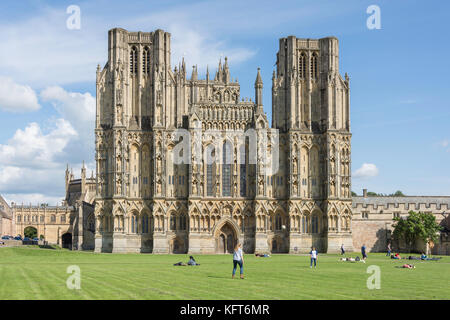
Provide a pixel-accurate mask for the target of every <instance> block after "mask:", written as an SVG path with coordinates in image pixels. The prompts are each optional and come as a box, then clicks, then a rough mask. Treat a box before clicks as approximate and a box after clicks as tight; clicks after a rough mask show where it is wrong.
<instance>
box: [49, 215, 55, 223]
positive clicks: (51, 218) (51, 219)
mask: <svg viewBox="0 0 450 320" xmlns="http://www.w3.org/2000/svg"><path fill="white" fill-rule="evenodd" d="M50 222H56V216H55V215H54V214H52V216H51V217H50Z"/></svg>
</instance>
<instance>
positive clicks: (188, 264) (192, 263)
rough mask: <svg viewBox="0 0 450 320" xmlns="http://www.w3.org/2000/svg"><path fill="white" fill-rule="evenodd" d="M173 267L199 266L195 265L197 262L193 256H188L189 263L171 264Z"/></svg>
mask: <svg viewBox="0 0 450 320" xmlns="http://www.w3.org/2000/svg"><path fill="white" fill-rule="evenodd" d="M173 265H174V266H199V265H200V263H197V261H195V259H194V257H193V256H189V261H188V263H187V264H186V263H184V262H181V261H180V262H177V263H174V264H173Z"/></svg>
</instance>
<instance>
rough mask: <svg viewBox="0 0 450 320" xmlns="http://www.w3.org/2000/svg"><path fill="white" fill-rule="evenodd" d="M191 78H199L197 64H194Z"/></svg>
mask: <svg viewBox="0 0 450 320" xmlns="http://www.w3.org/2000/svg"><path fill="white" fill-rule="evenodd" d="M191 80H198V73H197V66H192V75H191Z"/></svg>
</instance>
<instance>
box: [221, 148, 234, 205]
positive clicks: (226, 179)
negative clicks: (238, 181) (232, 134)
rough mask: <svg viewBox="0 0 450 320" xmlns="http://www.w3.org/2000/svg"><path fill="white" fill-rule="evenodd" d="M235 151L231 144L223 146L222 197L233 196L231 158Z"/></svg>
mask: <svg viewBox="0 0 450 320" xmlns="http://www.w3.org/2000/svg"><path fill="white" fill-rule="evenodd" d="M232 152H233V150H232V148H231V144H230V143H229V142H227V141H226V142H224V144H223V157H222V158H223V165H222V195H223V196H224V197H229V196H231V158H232V154H231V153H232Z"/></svg>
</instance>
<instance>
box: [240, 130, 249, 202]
mask: <svg viewBox="0 0 450 320" xmlns="http://www.w3.org/2000/svg"><path fill="white" fill-rule="evenodd" d="M247 140H248V138H247V137H246V143H245V145H242V146H241V147H240V149H239V156H240V165H239V167H240V172H239V175H240V195H241V197H245V196H246V195H247V163H248V161H247V158H248V157H247V154H248V153H247V150H248V145H247Z"/></svg>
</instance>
